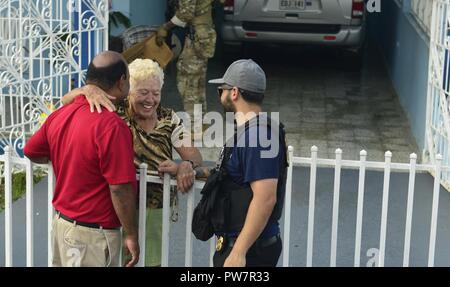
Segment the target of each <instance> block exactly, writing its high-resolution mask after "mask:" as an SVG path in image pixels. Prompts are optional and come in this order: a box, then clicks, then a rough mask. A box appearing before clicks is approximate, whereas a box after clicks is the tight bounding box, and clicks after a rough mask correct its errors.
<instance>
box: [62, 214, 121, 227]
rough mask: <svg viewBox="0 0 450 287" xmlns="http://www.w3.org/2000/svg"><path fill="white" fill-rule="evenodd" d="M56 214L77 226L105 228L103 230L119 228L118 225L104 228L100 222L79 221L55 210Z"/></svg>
mask: <svg viewBox="0 0 450 287" xmlns="http://www.w3.org/2000/svg"><path fill="white" fill-rule="evenodd" d="M56 214H58V216H59V217H60V218H62V219H64V220H65V221H68V222H70V223H75V225H79V226H83V227H88V228H95V229H105V230H119V229H120V227H116V228H104V227H102V226H101V225H100V224H97V223H88V222H81V221H77V220H74V219H72V218H70V217H68V216H66V215H64V214H62V213H61V212H59V211H56Z"/></svg>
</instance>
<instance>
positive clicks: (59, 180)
mask: <svg viewBox="0 0 450 287" xmlns="http://www.w3.org/2000/svg"><path fill="white" fill-rule="evenodd" d="M86 82H87V83H90V84H93V85H96V86H98V87H100V88H101V89H103V90H104V91H106V92H107V93H108V94H109V95H111V96H112V97H114V98H115V101H116V103H117V102H119V101H122V100H123V99H124V98H125V97H126V96H127V95H128V91H129V73H128V66H127V64H126V62H125V60H124V59H123V57H122V56H121V55H120V54H118V53H115V52H109V51H108V52H103V53H101V54H99V55H98V56H96V57H95V58H94V60H93V61H92V63H90V65H89V68H88V71H87V76H86ZM24 152H25V155H26V156H27V157H28V158H30V159H31V160H32V161H34V162H37V163H47V162H48V161H51V162H52V165H53V169H54V171H55V176H56V186H55V192H54V197H53V206H54V208H55V210H56V213H57V214H56V216H55V218H54V221H53V228H52V242H53V243H52V244H53V245H52V246H53V266H119V264H120V263H119V254H120V250H121V246H120V242H121V234H120V230H119V228H120V226H123V228H124V232H125V234H126V236H125V247H126V248H127V249H128V250H129V252H130V253H131V257H132V258H131V260H130V261H129V262H128V263H127V266H134V265H135V264H136V263H137V262H138V260H139V245H138V232H137V224H136V223H137V220H136V199H137V197H136V172H135V168H134V165H133V157H134V152H133V145H132V137H131V133H130V129H129V128H128V126H127V125H126V124H125V122H124V121H123V120H122V119H120V118H119V116H117V114H116V113H111V112H108V111H106V110H105V111H104V112H103V113H91V112H90V109H89V104H88V102H87V101H86V98H85V97H84V96H79V97H77V98H76V100H75V101H74V103H72V104H70V105H67V106H64V107H62V108H60V109H59V110H57V111H55V112H54V113H52V114H51V115H50V116H49V117H48V119H47V120H46V122H45V123H44V125H43V126H42V127H41V129H40V130H39V131H37V132H36V134H34V135H33V136H32V137H31V139H30V141H29V142H28V143H27V145H26V146H25V150H24Z"/></svg>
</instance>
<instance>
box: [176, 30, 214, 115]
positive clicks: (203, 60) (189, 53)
mask: <svg viewBox="0 0 450 287" xmlns="http://www.w3.org/2000/svg"><path fill="white" fill-rule="evenodd" d="M215 45H216V32H215V31H214V28H213V27H212V26H210V25H199V26H197V27H195V35H194V39H193V40H191V38H189V37H187V38H186V41H185V44H184V48H183V51H182V52H181V55H180V57H179V59H178V62H177V88H178V91H179V93H180V94H181V98H182V100H183V106H184V111H186V112H187V113H188V114H189V116H190V117H191V121H193V119H194V117H193V116H194V105H195V104H201V105H202V111H203V113H205V112H206V111H207V107H206V88H205V85H206V70H207V67H208V59H209V58H211V57H212V56H213V55H214V51H215Z"/></svg>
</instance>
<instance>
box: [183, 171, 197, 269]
mask: <svg viewBox="0 0 450 287" xmlns="http://www.w3.org/2000/svg"><path fill="white" fill-rule="evenodd" d="M194 200H195V180H194V184H193V185H192V187H191V189H190V190H189V192H188V200H187V208H186V212H187V214H186V250H185V254H184V266H185V267H191V266H192V244H193V239H194V238H193V235H192V217H193V215H194V214H193V213H194Z"/></svg>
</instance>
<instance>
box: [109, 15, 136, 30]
mask: <svg viewBox="0 0 450 287" xmlns="http://www.w3.org/2000/svg"><path fill="white" fill-rule="evenodd" d="M111 25H114V27H119V25H123V26H125V28H130V27H131V20H130V18H128V17H127V16H125V15H124V14H123V13H122V12H119V11H112V12H109V30H110V31H111Z"/></svg>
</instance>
